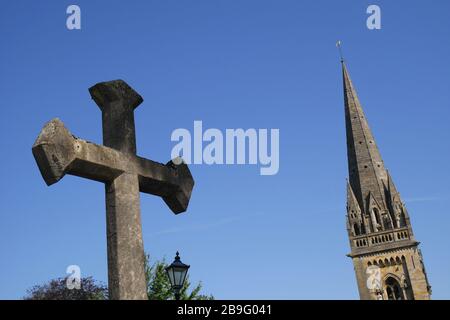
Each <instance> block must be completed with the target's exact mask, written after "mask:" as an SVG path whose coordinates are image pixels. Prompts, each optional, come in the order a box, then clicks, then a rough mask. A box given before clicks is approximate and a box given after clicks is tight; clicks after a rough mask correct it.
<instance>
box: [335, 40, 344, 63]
mask: <svg viewBox="0 0 450 320" xmlns="http://www.w3.org/2000/svg"><path fill="white" fill-rule="evenodd" d="M336 47H337V48H338V50H339V57H340V58H341V62H344V55H343V54H342V42H341V40H338V41H337V42H336Z"/></svg>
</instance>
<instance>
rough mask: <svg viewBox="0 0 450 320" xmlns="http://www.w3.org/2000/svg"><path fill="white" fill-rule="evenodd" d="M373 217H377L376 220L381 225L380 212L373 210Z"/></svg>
mask: <svg viewBox="0 0 450 320" xmlns="http://www.w3.org/2000/svg"><path fill="white" fill-rule="evenodd" d="M372 211H373V215H374V216H375V220H376V221H377V223H378V224H380V225H381V219H380V211H378V209H377V208H373V209H372Z"/></svg>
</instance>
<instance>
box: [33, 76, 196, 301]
mask: <svg viewBox="0 0 450 320" xmlns="http://www.w3.org/2000/svg"><path fill="white" fill-rule="evenodd" d="M89 92H90V94H91V97H92V99H94V101H95V102H96V104H97V105H98V106H99V107H100V110H101V111H102V122H103V145H97V144H94V143H91V142H88V141H85V140H82V139H78V138H76V137H74V136H73V135H72V134H71V133H70V132H69V131H68V130H67V129H66V128H65V126H64V124H63V123H62V122H61V121H60V120H59V119H53V120H51V121H50V122H48V123H47V124H46V125H45V126H44V128H43V129H42V131H41V133H40V134H39V136H38V138H37V140H36V142H35V143H34V145H33V148H32V151H33V155H34V158H35V159H36V162H37V164H38V167H39V170H40V172H41V174H42V177H43V178H44V180H45V182H46V183H47V185H51V184H53V183H56V182H58V181H59V180H60V179H61V178H62V177H63V176H64V175H65V174H66V173H67V174H72V175H75V176H79V177H83V178H87V179H91V180H96V181H100V182H104V183H105V194H106V229H107V247H108V287H109V294H110V299H147V287H146V281H145V274H144V246H143V241H142V226H141V216H140V203H139V192H145V193H149V194H153V195H157V196H160V197H162V198H163V200H164V201H165V202H166V204H167V205H168V206H169V208H170V209H171V210H172V211H173V212H174V213H175V214H178V213H181V212H184V211H186V209H187V206H188V203H189V199H190V197H191V192H192V188H193V187H194V180H193V178H192V175H191V173H190V171H189V168H188V167H187V165H186V164H184V163H183V161H180V159H177V161H175V160H174V161H169V162H168V163H167V164H166V165H164V164H161V163H158V162H154V161H151V160H147V159H144V158H141V157H138V156H137V155H136V137H135V127H134V109H135V108H136V107H137V106H138V105H139V104H141V103H142V101H143V99H142V97H141V96H140V95H139V94H138V93H137V92H135V91H134V90H133V89H132V88H131V87H130V86H128V84H127V83H125V82H124V81H123V80H115V81H109V82H102V83H98V84H96V85H94V86H93V87H91V88H90V89H89Z"/></svg>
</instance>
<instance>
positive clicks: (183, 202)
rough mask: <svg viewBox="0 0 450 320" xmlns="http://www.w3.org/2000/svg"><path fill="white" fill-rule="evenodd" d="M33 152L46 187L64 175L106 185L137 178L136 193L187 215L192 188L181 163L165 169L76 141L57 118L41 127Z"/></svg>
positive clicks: (189, 175) (146, 161) (190, 178)
mask: <svg viewBox="0 0 450 320" xmlns="http://www.w3.org/2000/svg"><path fill="white" fill-rule="evenodd" d="M32 151H33V155H34V157H35V158H36V161H37V164H38V167H39V170H40V171H41V174H42V176H43V178H44V180H45V182H46V183H47V185H52V184H54V183H56V182H58V181H59V180H60V179H61V178H62V177H63V176H64V175H65V174H71V175H75V176H80V177H83V178H87V179H91V180H96V181H100V182H105V183H107V182H112V181H113V180H114V179H116V178H117V177H118V176H120V175H121V174H123V173H130V174H134V175H137V176H138V180H139V191H141V192H144V193H149V194H153V195H157V196H160V197H162V198H163V200H164V201H165V202H166V204H167V205H168V206H169V207H170V209H171V210H172V211H173V212H174V213H176V214H178V213H181V212H184V211H186V209H187V206H188V203H189V199H190V196H191V192H192V188H193V186H194V180H193V178H192V175H191V173H190V171H189V169H188V167H187V165H186V164H184V163H183V162H181V159H180V161H179V162H181V164H178V165H177V164H175V163H174V162H173V161H169V162H168V163H167V164H166V165H164V164H161V163H158V162H155V161H151V160H147V159H144V158H141V157H138V156H135V155H133V154H131V153H123V152H121V151H118V150H115V149H113V148H109V147H105V146H103V145H98V144H94V143H91V142H89V141H86V140H83V139H78V138H76V137H75V136H73V135H72V134H71V133H70V132H69V130H68V129H67V128H66V127H65V126H64V124H63V123H62V121H61V120H59V119H57V118H56V119H53V120H51V121H50V122H48V123H47V124H46V125H45V126H44V128H43V129H42V131H41V133H40V134H39V136H38V138H37V140H36V142H35V143H34V145H33V149H32ZM176 162H177V161H176Z"/></svg>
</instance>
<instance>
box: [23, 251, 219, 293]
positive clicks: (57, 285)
mask: <svg viewBox="0 0 450 320" xmlns="http://www.w3.org/2000/svg"><path fill="white" fill-rule="evenodd" d="M167 266H168V264H167V263H166V262H165V260H164V259H163V260H162V261H156V262H155V263H154V264H153V265H150V256H149V255H146V256H145V276H146V281H147V294H148V298H149V299H151V300H173V299H174V298H175V297H174V294H173V292H172V290H171V286H170V282H169V278H168V277H167V274H166V269H165V268H166V267H167ZM66 281H67V278H58V279H53V280H50V281H49V282H48V283H45V284H42V285H35V286H34V287H32V288H31V289H29V290H27V295H26V296H25V297H24V299H25V300H107V299H108V288H107V287H106V286H105V285H104V284H103V283H101V282H98V281H95V280H94V279H93V278H92V277H86V278H81V288H80V289H72V290H70V289H68V288H67V285H66ZM190 286H191V283H190V282H189V274H188V276H187V277H186V281H185V283H184V286H183V288H182V289H181V292H180V299H181V300H213V299H214V297H213V296H212V295H209V296H208V295H203V294H200V290H201V289H202V284H201V282H200V283H198V284H197V285H196V286H195V288H193V289H192V290H189V287H190Z"/></svg>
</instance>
